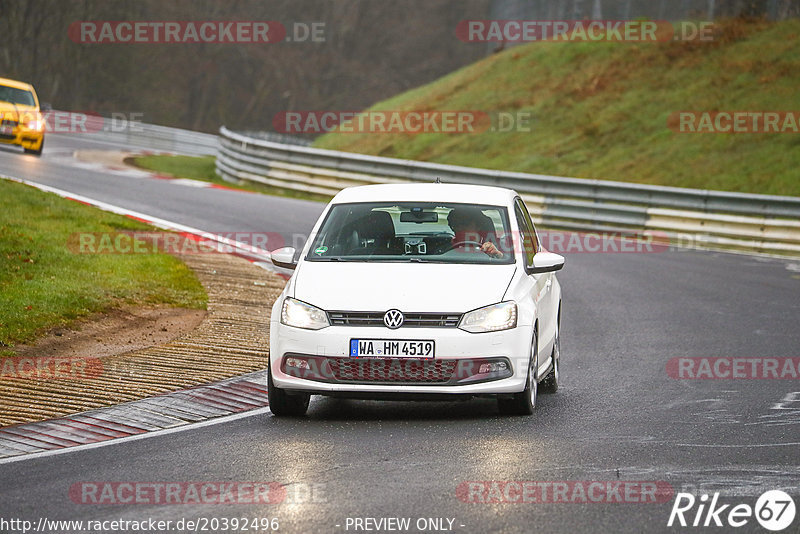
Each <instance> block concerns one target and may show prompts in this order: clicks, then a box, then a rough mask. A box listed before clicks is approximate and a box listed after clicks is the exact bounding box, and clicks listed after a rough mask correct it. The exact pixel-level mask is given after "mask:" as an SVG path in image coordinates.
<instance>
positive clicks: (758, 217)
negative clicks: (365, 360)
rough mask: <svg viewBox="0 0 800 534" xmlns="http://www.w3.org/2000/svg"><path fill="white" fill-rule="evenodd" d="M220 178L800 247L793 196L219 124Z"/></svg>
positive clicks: (776, 248) (578, 226) (764, 248)
mask: <svg viewBox="0 0 800 534" xmlns="http://www.w3.org/2000/svg"><path fill="white" fill-rule="evenodd" d="M216 165H217V173H218V174H219V175H220V176H221V177H222V178H224V179H225V180H228V181H232V182H237V181H242V180H244V181H252V182H259V183H262V184H266V185H271V186H276V187H282V188H289V189H295V190H301V191H306V192H311V193H318V194H323V195H331V196H332V195H334V194H336V193H337V192H338V191H340V190H341V189H343V188H344V187H349V186H352V185H358V184H368V183H397V182H433V181H434V180H435V179H436V178H439V179H441V181H442V182H445V183H448V182H449V183H465V184H482V185H495V186H500V187H508V188H511V189H515V190H516V191H517V192H519V193H520V194H521V195H522V196H523V197H524V198H525V200H526V203H527V204H528V207H529V209H530V210H531V215H532V216H533V217H534V219H535V220H536V221H537V222H538V223H540V224H542V225H543V226H546V227H550V228H567V229H575V230H589V231H602V232H608V231H611V232H616V231H628V232H630V231H632V230H633V231H646V232H651V233H655V232H661V233H665V234H667V235H669V236H671V237H681V239H682V242H684V243H687V242H689V241H691V244H694V245H697V246H702V247H704V248H709V247H711V248H714V247H721V248H738V249H746V250H756V251H761V252H771V253H781V254H785V253H800V198H797V197H782V196H772V195H752V194H744V193H728V192H722V191H707V190H698V189H684V188H676V187H663V186H652V185H642V184H632V183H625V182H612V181H604V180H586V179H579V178H564V177H557V176H546V175H538V174H526V173H519V172H506V171H496V170H488V169H479V168H473V167H460V166H455V165H441V164H436V163H428V162H419V161H409V160H401V159H393V158H382V157H376V156H368V155H363V154H353V153H348V152H339V151H334V150H323V149H317V148H310V147H305V146H296V145H288V144H283V143H275V142H271V141H266V140H263V139H257V138H253V137H250V136H248V135H243V134H240V133H236V132H233V131H231V130H228V129H227V128H225V127H224V126H223V127H222V128H220V136H219V154H218V156H217V164H216Z"/></svg>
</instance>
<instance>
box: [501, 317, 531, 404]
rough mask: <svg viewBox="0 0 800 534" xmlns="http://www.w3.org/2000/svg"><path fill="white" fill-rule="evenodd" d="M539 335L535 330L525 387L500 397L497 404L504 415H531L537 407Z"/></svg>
mask: <svg viewBox="0 0 800 534" xmlns="http://www.w3.org/2000/svg"><path fill="white" fill-rule="evenodd" d="M537 346H538V341H537V335H536V332H535V331H534V333H533V340H532V341H531V356H530V359H529V361H528V379H527V380H526V381H525V389H524V390H523V391H522V392H521V393H515V394H514V395H513V396H512V397H510V398H509V397H498V398H497V406H498V408H499V409H500V413H501V414H503V415H531V414H532V413H533V409H534V408H536V394H537V392H538V389H539V383H538V381H537V380H536V368H537V367H538V354H537Z"/></svg>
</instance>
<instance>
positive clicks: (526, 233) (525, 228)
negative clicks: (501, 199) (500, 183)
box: [514, 199, 537, 266]
mask: <svg viewBox="0 0 800 534" xmlns="http://www.w3.org/2000/svg"><path fill="white" fill-rule="evenodd" d="M514 214H515V215H516V217H517V226H519V230H520V238H521V239H522V247H523V249H524V250H525V264H526V265H528V266H531V265H533V255H534V254H536V248H537V243H536V234H535V233H534V232H533V228H532V226H531V223H530V215H528V211H527V210H526V209H525V205H524V204H523V203H522V201H521V200H519V199H517V201H516V202H515V204H514Z"/></svg>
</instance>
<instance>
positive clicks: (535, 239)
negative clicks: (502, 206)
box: [517, 198, 539, 254]
mask: <svg viewBox="0 0 800 534" xmlns="http://www.w3.org/2000/svg"><path fill="white" fill-rule="evenodd" d="M517 203H518V204H519V205H520V206H521V207H522V213H524V214H525V221H526V222H527V223H528V228H530V230H531V236H532V238H533V253H534V254H536V253H537V252H539V236H538V235H536V227H535V226H534V225H533V221H532V220H531V212H530V211H529V210H528V206H526V205H525V202H524V201H523V200H522V199H521V198H518V199H517Z"/></svg>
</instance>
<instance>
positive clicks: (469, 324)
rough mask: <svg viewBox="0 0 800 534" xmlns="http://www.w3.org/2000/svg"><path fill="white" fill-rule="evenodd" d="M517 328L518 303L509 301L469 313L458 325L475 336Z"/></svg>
mask: <svg viewBox="0 0 800 534" xmlns="http://www.w3.org/2000/svg"><path fill="white" fill-rule="evenodd" d="M516 326H517V303H516V302H512V301H508V302H501V303H499V304H492V305H491V306H485V307H483V308H478V309H477V310H472V311H471V312H467V313H465V314H464V316H463V317H462V318H461V322H460V323H458V327H459V328H460V329H461V330H466V331H467V332H471V333H473V334H477V333H480V332H497V331H498V330H508V329H509V328H514V327H516Z"/></svg>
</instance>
